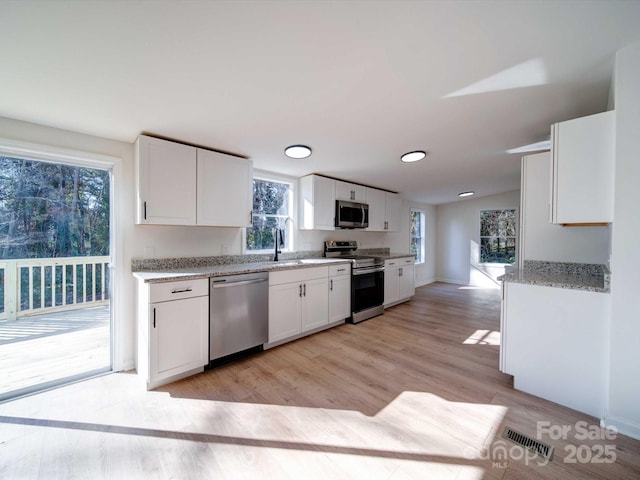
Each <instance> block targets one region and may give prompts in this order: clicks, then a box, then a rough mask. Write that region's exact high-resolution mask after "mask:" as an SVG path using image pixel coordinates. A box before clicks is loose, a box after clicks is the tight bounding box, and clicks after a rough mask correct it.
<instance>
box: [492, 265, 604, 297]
mask: <svg viewBox="0 0 640 480" xmlns="http://www.w3.org/2000/svg"><path fill="white" fill-rule="evenodd" d="M497 280H498V281H502V282H507V283H521V284H526V285H538V286H542V287H554V288H566V289H572V290H584V291H587V292H597V293H610V288H609V282H608V280H607V279H606V276H605V275H588V274H579V273H578V274H576V273H566V272H554V271H551V272H550V271H537V270H529V269H526V268H525V269H523V270H513V271H511V272H508V273H506V274H504V275H502V276H500V277H498V278H497Z"/></svg>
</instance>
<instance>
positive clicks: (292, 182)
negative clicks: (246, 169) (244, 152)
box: [241, 169, 298, 255]
mask: <svg viewBox="0 0 640 480" xmlns="http://www.w3.org/2000/svg"><path fill="white" fill-rule="evenodd" d="M253 178H254V179H257V180H266V181H268V182H278V183H287V184H289V195H290V197H289V207H290V208H289V218H290V221H289V222H286V232H285V235H286V236H287V238H288V239H289V248H286V249H282V252H287V253H288V252H294V251H295V245H296V235H295V231H296V229H295V223H296V222H295V218H296V212H297V210H296V205H297V203H296V200H297V188H296V187H297V184H298V182H297V179H296V178H294V177H289V176H287V175H280V174H278V173H273V172H268V171H265V170H255V169H254V170H253ZM252 180H253V179H252ZM252 198H253V195H252ZM241 242H242V254H243V255H265V254H271V253H273V249H270V248H269V249H266V250H265V249H263V250H247V229H246V228H243V229H242V234H241Z"/></svg>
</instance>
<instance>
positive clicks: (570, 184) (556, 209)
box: [550, 111, 615, 224]
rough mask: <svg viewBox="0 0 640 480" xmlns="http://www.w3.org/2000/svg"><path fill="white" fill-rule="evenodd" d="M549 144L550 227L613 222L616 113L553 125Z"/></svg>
mask: <svg viewBox="0 0 640 480" xmlns="http://www.w3.org/2000/svg"><path fill="white" fill-rule="evenodd" d="M551 143H552V147H551V148H552V155H551V157H552V158H551V162H552V170H551V171H552V178H551V209H550V221H551V223H557V224H577V223H610V222H612V221H613V182H614V160H615V112H614V111H609V112H604V113H598V114H596V115H590V116H588V117H582V118H577V119H575V120H568V121H566V122H560V123H556V124H554V125H552V126H551Z"/></svg>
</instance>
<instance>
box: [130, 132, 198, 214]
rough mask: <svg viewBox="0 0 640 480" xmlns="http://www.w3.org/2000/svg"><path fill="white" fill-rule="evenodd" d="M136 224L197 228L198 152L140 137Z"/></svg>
mask: <svg viewBox="0 0 640 480" xmlns="http://www.w3.org/2000/svg"><path fill="white" fill-rule="evenodd" d="M136 179H137V185H138V195H137V207H138V208H137V215H136V221H137V223H143V224H160V225H195V224H196V148H195V147H191V146H189V145H182V144H180V143H174V142H168V141H166V140H161V139H158V138H153V137H147V136H143V135H141V136H140V137H138V140H137V141H136Z"/></svg>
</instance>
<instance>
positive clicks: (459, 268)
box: [436, 190, 520, 287]
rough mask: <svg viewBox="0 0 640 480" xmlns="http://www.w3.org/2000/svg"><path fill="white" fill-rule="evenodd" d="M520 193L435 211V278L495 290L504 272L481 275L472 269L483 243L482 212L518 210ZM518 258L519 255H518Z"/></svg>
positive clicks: (477, 200)
mask: <svg viewBox="0 0 640 480" xmlns="http://www.w3.org/2000/svg"><path fill="white" fill-rule="evenodd" d="M519 206H520V192H519V191H518V190H516V191H513V192H507V193H502V194H499V195H491V196H488V197H481V198H476V199H468V200H461V201H458V202H453V203H447V204H444V205H438V206H437V207H436V231H437V235H436V252H437V259H436V278H437V280H438V281H440V282H449V283H457V284H461V285H480V286H496V287H497V285H496V284H495V283H494V282H493V281H492V280H490V279H489V277H492V278H494V279H495V278H496V277H497V276H499V275H502V274H503V273H504V268H502V267H500V268H490V269H487V270H486V271H485V273H482V272H480V271H478V270H477V269H475V268H473V266H472V260H471V259H472V254H474V252H473V250H474V248H475V245H477V244H478V243H479V241H480V211H481V210H492V209H496V210H497V209H512V208H515V209H518V208H519ZM516 254H518V252H517V253H516Z"/></svg>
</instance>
